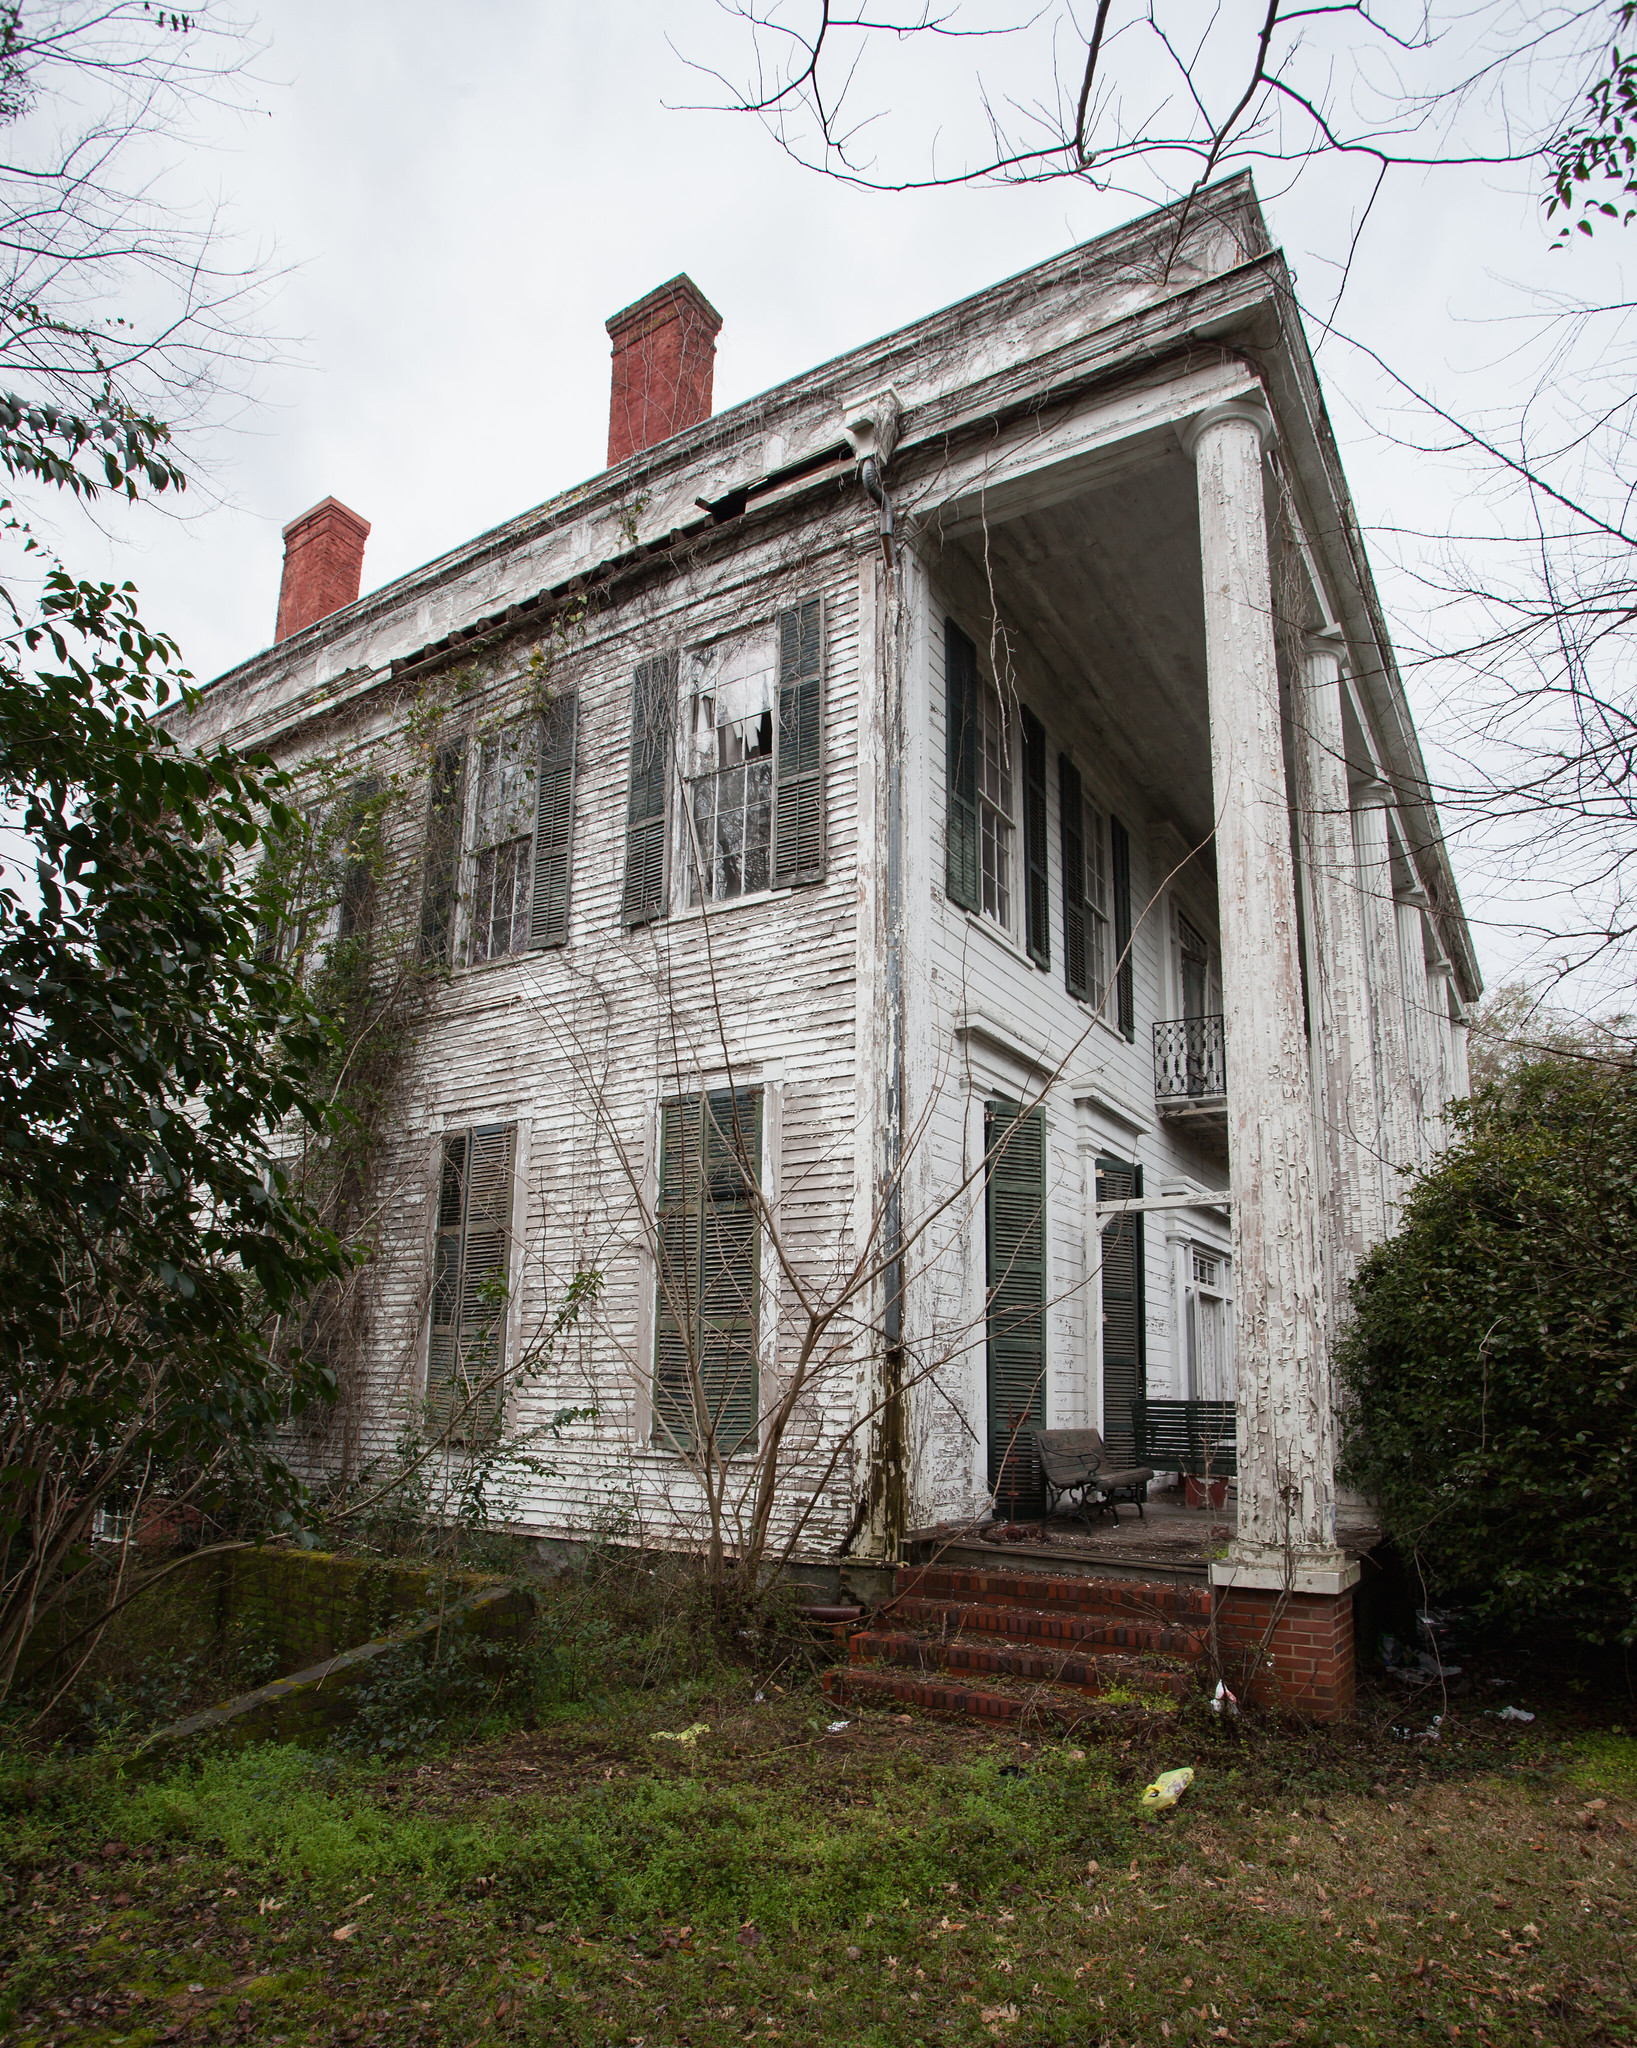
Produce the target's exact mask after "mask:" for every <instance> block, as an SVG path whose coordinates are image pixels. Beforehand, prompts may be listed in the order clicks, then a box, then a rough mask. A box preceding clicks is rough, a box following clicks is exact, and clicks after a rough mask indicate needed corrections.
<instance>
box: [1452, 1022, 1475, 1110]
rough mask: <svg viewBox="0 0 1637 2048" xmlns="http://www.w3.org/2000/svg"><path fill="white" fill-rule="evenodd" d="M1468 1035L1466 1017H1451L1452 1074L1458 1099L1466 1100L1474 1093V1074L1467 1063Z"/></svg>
mask: <svg viewBox="0 0 1637 2048" xmlns="http://www.w3.org/2000/svg"><path fill="white" fill-rule="evenodd" d="M1466 1035H1467V1021H1466V1019H1465V1017H1451V1018H1450V1020H1449V1054H1450V1076H1451V1079H1452V1080H1453V1081H1454V1083H1455V1096H1456V1100H1457V1101H1464V1100H1465V1099H1466V1097H1467V1096H1469V1095H1470V1094H1471V1093H1472V1074H1471V1070H1470V1069H1469V1067H1468V1065H1467V1049H1466Z"/></svg>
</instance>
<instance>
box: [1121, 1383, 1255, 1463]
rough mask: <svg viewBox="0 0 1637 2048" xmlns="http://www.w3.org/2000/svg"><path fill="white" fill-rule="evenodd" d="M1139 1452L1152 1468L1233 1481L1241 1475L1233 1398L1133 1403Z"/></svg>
mask: <svg viewBox="0 0 1637 2048" xmlns="http://www.w3.org/2000/svg"><path fill="white" fill-rule="evenodd" d="M1131 1422H1132V1427H1133V1430H1134V1431H1135V1434H1136V1439H1137V1456H1138V1457H1139V1458H1140V1459H1141V1460H1142V1462H1143V1463H1144V1464H1146V1465H1152V1466H1153V1468H1154V1470H1155V1471H1156V1472H1187V1473H1191V1474H1192V1475H1193V1476H1194V1478H1196V1479H1233V1478H1236V1477H1237V1476H1238V1473H1239V1438H1238V1428H1239V1422H1238V1416H1237V1414H1236V1413H1235V1407H1234V1403H1233V1402H1232V1401H1171V1400H1152V1399H1150V1398H1149V1397H1148V1396H1147V1395H1141V1394H1140V1395H1138V1397H1137V1399H1136V1400H1135V1401H1133V1402H1132V1404H1131Z"/></svg>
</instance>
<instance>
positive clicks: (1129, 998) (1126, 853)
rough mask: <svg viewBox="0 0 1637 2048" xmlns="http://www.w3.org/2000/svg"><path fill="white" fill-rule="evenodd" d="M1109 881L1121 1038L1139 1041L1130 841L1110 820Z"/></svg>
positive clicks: (1121, 826) (1119, 826)
mask: <svg viewBox="0 0 1637 2048" xmlns="http://www.w3.org/2000/svg"><path fill="white" fill-rule="evenodd" d="M1108 855H1109V867H1110V869H1111V871H1112V872H1111V876H1110V879H1111V881H1112V883H1113V887H1114V957H1115V958H1116V959H1117V960H1118V961H1119V963H1120V964H1119V969H1118V971H1117V973H1116V975H1115V979H1114V986H1115V991H1116V1000H1117V1003H1118V1007H1119V1025H1120V1033H1121V1036H1122V1037H1124V1038H1126V1039H1128V1040H1129V1041H1130V1042H1131V1043H1132V1044H1133V1045H1134V1044H1135V1043H1136V1040H1137V1003H1136V994H1135V989H1134V986H1133V982H1132V975H1131V838H1130V835H1129V833H1128V832H1127V831H1126V829H1125V827H1124V826H1123V825H1122V824H1121V823H1120V821H1119V819H1118V818H1110V819H1109V821H1108Z"/></svg>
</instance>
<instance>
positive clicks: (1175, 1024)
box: [1154, 1017, 1228, 1103]
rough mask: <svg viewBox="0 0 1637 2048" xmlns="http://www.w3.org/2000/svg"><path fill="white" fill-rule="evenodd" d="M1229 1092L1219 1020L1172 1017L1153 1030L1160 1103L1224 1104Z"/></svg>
mask: <svg viewBox="0 0 1637 2048" xmlns="http://www.w3.org/2000/svg"><path fill="white" fill-rule="evenodd" d="M1227 1092H1228V1067H1227V1061H1226V1059H1225V1058H1224V1056H1223V1049H1222V1019H1221V1018H1220V1017H1169V1018H1167V1019H1165V1020H1164V1022H1162V1023H1159V1024H1156V1025H1155V1026H1154V1098H1155V1100H1156V1101H1157V1102H1161V1103H1165V1102H1206V1101H1209V1100H1211V1099H1212V1098H1213V1097H1214V1098H1215V1099H1216V1100H1217V1101H1221V1099H1222V1098H1223V1097H1224V1096H1225V1095H1226V1094H1227Z"/></svg>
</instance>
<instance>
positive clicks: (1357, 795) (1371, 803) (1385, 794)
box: [1353, 775, 1393, 811]
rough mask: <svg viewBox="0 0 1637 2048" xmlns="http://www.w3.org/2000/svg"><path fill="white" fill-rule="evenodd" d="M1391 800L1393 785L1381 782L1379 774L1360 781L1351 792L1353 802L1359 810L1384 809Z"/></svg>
mask: <svg viewBox="0 0 1637 2048" xmlns="http://www.w3.org/2000/svg"><path fill="white" fill-rule="evenodd" d="M1392 801H1393V786H1392V784H1391V783H1390V782H1383V781H1382V779H1381V777H1380V776H1379V775H1373V776H1371V778H1370V780H1369V781H1368V782H1361V783H1360V784H1359V786H1358V788H1357V789H1355V790H1354V792H1353V802H1354V804H1355V805H1356V806H1357V808H1358V809H1359V810H1361V811H1371V810H1383V811H1384V810H1386V809H1387V808H1388V806H1389V805H1390V804H1391V803H1392Z"/></svg>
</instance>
